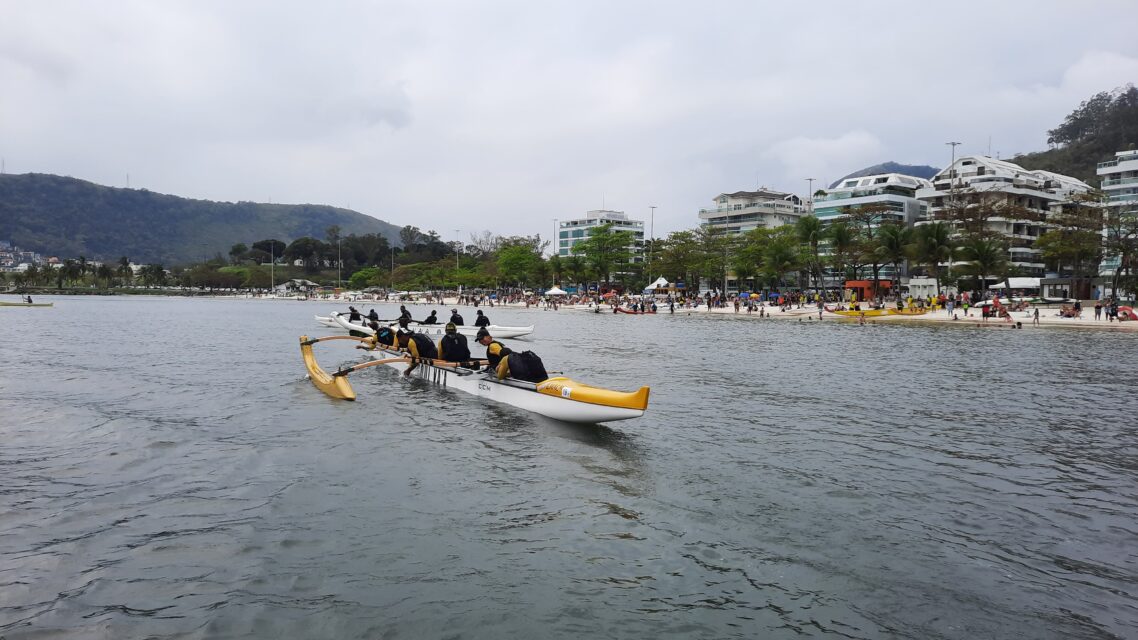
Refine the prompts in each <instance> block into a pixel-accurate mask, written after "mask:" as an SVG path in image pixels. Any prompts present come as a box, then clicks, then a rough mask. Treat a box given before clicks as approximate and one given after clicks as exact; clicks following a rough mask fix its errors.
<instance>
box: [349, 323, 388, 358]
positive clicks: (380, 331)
mask: <svg viewBox="0 0 1138 640" xmlns="http://www.w3.org/2000/svg"><path fill="white" fill-rule="evenodd" d="M370 325H371V328H372V330H373V331H375V333H373V334H372V335H370V336H368V337H367V338H364V339H363V340H362V343H363V344H359V345H356V348H357V349H367V350H368V351H375V349H376V348H377V347H379V346H380V345H382V346H385V347H394V346H395V334H393V333H391V328H390V327H380V326H379V323H377V322H375V321H372V322H371V323H370Z"/></svg>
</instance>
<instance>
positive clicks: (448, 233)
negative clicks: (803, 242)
mask: <svg viewBox="0 0 1138 640" xmlns="http://www.w3.org/2000/svg"><path fill="white" fill-rule="evenodd" d="M1136 9H1138V6H1136V5H1135V3H1134V2H1133V0H1118V1H1101V0H1095V1H1091V2H1073V1H1072V2H1048V1H1040V0H1034V1H1031V2H1027V1H1024V2H1014V1H997V2H992V1H990V0H988V1H984V2H970V1H960V0H955V1H952V2H936V3H934V2H847V1H839V2H796V3H790V2H759V1H757V0H753V1H743V2H720V1H714V0H703V1H701V2H667V1H666V0H665V1H660V0H655V1H652V2H618V1H615V0H607V1H604V2H587V1H582V0H572V1H566V2H543V1H537V2H534V1H532V0H523V1H518V2H496V1H483V2H475V1H465V2H428V1H421V2H400V3H389V2H328V3H322V2H310V1H309V2H287V1H273V2H268V1H265V2H254V1H246V0H241V1H231V0H226V1H208V0H195V1H192V2H189V1H187V2H173V1H157V0H145V1H142V0H140V1H136V2H128V1H121V0H99V1H97V2H95V1H89V0H82V1H76V2H57V1H52V0H0V16H2V17H0V156H2V157H3V161H4V170H5V172H7V173H26V172H42V173H55V174H61V175H70V176H73V177H76V178H82V179H86V180H91V181H93V182H97V183H100V184H106V185H111V186H126V185H127V175H128V174H129V176H130V186H131V187H135V188H143V187H144V188H147V189H150V190H151V191H157V192H162V193H170V194H175V195H180V196H186V197H192V198H205V199H211V200H226V201H237V200H253V201H261V202H265V201H270V200H271V201H272V202H283V203H305V202H308V203H318V204H330V205H336V206H342V207H350V208H352V209H355V210H357V211H360V212H362V213H365V214H368V215H371V216H375V217H377V218H380V219H383V220H386V221H388V222H391V223H393V224H397V225H404V224H414V225H417V226H419V227H420V228H422V229H424V230H430V229H433V230H436V231H438V232H439V234H440V235H441V236H442V237H443V239H445V240H453V239H455V238H456V237H457V236H458V235H460V234H461V236H462V237H463V238H464V239H466V238H467V237H468V236H469V235H470V234H471V233H475V232H479V231H482V230H492V231H494V232H496V233H501V234H503V235H515V234H534V233H540V234H541V235H542V236H543V237H548V236H549V235H550V234H551V233H552V230H553V225H554V223H553V220H554V219H555V218H560V219H566V218H572V217H579V216H581V215H582V214H583V213H584V212H585V211H587V210H590V209H599V208H602V206H603V207H604V208H608V209H615V210H621V211H625V212H626V213H628V214H629V215H630V216H632V217H634V218H637V217H638V218H642V219H644V220H645V221H647V220H648V219H649V211H650V209H649V207H651V206H652V205H655V206H656V207H657V209H656V214H655V234H656V235H657V236H662V235H664V234H666V233H668V232H670V231H674V230H677V229H684V228H691V227H694V226H695V225H696V224H698V218H697V214H698V211H699V208H700V207H706V206H709V205H710V204H711V200H712V198H714V197H715V196H716V195H717V194H719V193H722V192H730V191H737V190H745V189H754V188H756V187H758V186H760V185H763V186H768V187H771V188H775V189H780V190H784V191H794V192H797V193H800V194H804V193H805V192H806V191H807V182H806V180H805V179H806V178H816V179H817V180H816V181H815V183H814V185H815V188H817V187H818V186H819V185H821V184H823V183H826V182H830V181H833V180H836V179H837V178H840V177H841V176H842V175H844V174H845V173H848V172H851V171H854V170H857V169H860V168H862V167H864V166H867V165H871V164H875V163H878V162H883V161H886V160H895V161H898V162H902V163H906V164H930V165H933V166H937V167H942V166H945V165H947V164H948V159H949V148H948V147H947V146H945V144H944V143H945V142H946V141H949V140H956V141H960V142H962V143H963V145H962V146H960V147H958V149H957V154H958V155H961V154H968V153H987V152H988V150H989V139H990V140H991V143H990V144H991V152H992V155H996V154H997V153H999V154H1000V156H1001V157H1004V158H1010V157H1011V156H1012V155H1014V154H1015V153H1017V152H1028V151H1037V150H1041V149H1044V148H1046V139H1047V130H1048V129H1050V128H1054V127H1055V126H1056V125H1057V124H1059V123H1060V122H1061V121H1062V119H1063V117H1064V116H1065V115H1066V114H1067V113H1069V112H1070V111H1071V110H1072V109H1073V108H1075V107H1076V106H1077V105H1078V104H1079V103H1080V102H1082V101H1083V100H1085V99H1087V98H1089V97H1090V96H1091V95H1093V94H1094V93H1096V92H1098V91H1103V90H1110V89H1113V88H1115V87H1118V86H1120V85H1123V84H1125V83H1128V82H1138V37H1135V31H1134V27H1135V25H1136V24H1138V11H1136ZM456 230H458V231H459V232H460V233H458V232H456Z"/></svg>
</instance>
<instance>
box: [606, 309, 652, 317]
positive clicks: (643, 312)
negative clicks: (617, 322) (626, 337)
mask: <svg viewBox="0 0 1138 640" xmlns="http://www.w3.org/2000/svg"><path fill="white" fill-rule="evenodd" d="M616 312H617V313H627V314H628V315H630V316H643V315H652V314H654V313H656V312H655V311H633V310H631V309H625V308H624V307H617V308H616Z"/></svg>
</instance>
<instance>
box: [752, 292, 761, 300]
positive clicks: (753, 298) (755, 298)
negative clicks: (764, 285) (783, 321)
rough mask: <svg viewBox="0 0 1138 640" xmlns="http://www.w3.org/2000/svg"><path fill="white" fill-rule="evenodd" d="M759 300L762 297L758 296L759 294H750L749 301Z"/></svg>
mask: <svg viewBox="0 0 1138 640" xmlns="http://www.w3.org/2000/svg"><path fill="white" fill-rule="evenodd" d="M759 298H762V296H761V295H759V294H757V293H752V294H751V299H752V300H758V299H759Z"/></svg>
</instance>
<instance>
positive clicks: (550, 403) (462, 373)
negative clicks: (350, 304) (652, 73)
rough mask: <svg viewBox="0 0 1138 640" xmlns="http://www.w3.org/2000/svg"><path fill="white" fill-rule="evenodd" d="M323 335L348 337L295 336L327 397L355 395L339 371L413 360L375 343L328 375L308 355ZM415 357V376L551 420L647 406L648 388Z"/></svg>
mask: <svg viewBox="0 0 1138 640" xmlns="http://www.w3.org/2000/svg"><path fill="white" fill-rule="evenodd" d="M329 339H347V340H351V339H353V338H351V337H349V336H332V337H331V338H320V339H316V340H309V339H308V337H307V336H301V338H300V345H301V346H300V350H301V354H302V355H303V357H304V365H305V367H306V368H307V369H308V374H309V377H310V378H311V379H312V382H313V384H314V385H316V387H317V388H318V389H320V390H321V391H323V392H324V393H326V394H328V395H329V396H331V397H333V398H341V399H345V400H354V399H355V397H356V395H355V391H353V390H352V387H351V385H350V384H349V383H348V380H347V376H346V375H344V374H346V373H348V372H349V371H352V370H357V369H362V368H365V367H370V366H374V365H381V364H382V365H387V366H389V367H393V368H396V369H399V370H403V369H405V368H406V364H408V363H410V362H411V361H412V360H413V359H412V358H411V357H409V356H408V355H407V353H405V352H401V351H395V350H393V349H387V348H383V347H380V348H378V349H376V350H374V351H369V352H368V353H369V355H370V356H371V357H372V358H373V359H374V360H373V361H372V362H368V363H364V364H361V365H356V366H355V367H352V368H351V369H349V370H345V371H341V372H336V373H333V374H329V373H327V372H325V371H324V370H323V369H321V368H320V365H318V364H317V363H316V358H315V357H314V356H313V354H312V345H313V344H315V343H316V342H319V341H320V340H329ZM416 361H417V362H418V363H419V366H418V367H416V368H415V370H414V372H413V375H415V376H417V377H419V378H421V379H424V380H428V381H430V382H433V383H435V384H438V385H440V386H443V387H447V388H450V389H457V390H459V391H465V392H466V393H469V394H471V395H475V396H478V397H481V398H486V399H487V400H493V401H495V402H500V403H503V404H508V405H511V406H514V407H518V408H520V409H525V410H527V411H532V412H534V413H537V414H540V415H543V416H546V417H549V418H553V419H555V420H562V421H565V422H578V423H586V424H596V423H599V422H612V421H615V420H628V419H630V418H639V417H640V416H642V415H644V411H645V410H646V409H647V408H648V394H649V391H650V389H649V388H648V387H641V388H640V389H638V390H636V391H613V390H611V389H604V388H602V387H594V386H591V385H587V384H583V383H580V382H577V381H575V380H572V379H570V378H565V377H554V378H549V379H548V380H544V381H542V382H537V383H533V382H524V381H521V380H513V379H511V378H506V379H505V380H499V379H498V378H497V376H495V375H494V373H493V372H490V371H476V370H473V369H463V368H461V367H459V366H458V364H457V363H453V362H445V361H442V360H430V359H426V358H419V359H417V360H416Z"/></svg>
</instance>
